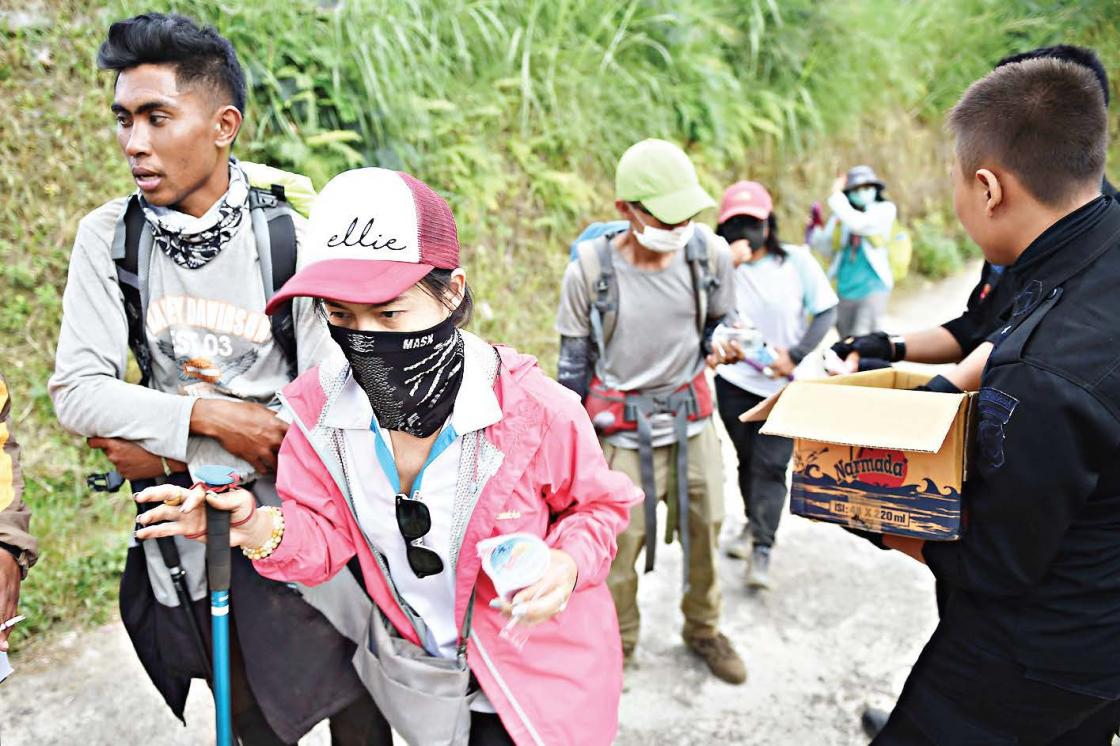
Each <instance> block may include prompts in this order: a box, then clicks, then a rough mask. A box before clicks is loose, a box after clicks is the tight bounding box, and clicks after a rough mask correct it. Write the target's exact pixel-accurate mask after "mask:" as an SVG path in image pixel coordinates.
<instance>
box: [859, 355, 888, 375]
mask: <svg viewBox="0 0 1120 746" xmlns="http://www.w3.org/2000/svg"><path fill="white" fill-rule="evenodd" d="M889 367H891V364H890V363H889V362H887V361H886V360H884V359H883V358H881V357H863V356H860V359H859V372H860V373H862V372H864V371H865V370H879V369H881V368H889Z"/></svg>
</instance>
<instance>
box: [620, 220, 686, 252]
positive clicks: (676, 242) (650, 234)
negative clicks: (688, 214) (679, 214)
mask: <svg viewBox="0 0 1120 746" xmlns="http://www.w3.org/2000/svg"><path fill="white" fill-rule="evenodd" d="M632 212H633V214H634V217H635V218H637V219H638V222H639V223H641V224H642V232H641V233H635V234H634V238H636V239H637V240H638V243H640V244H641V245H642V246H644V247H646V248H647V249H649V250H650V251H656V252H657V253H659V254H672V253H673V252H674V251H680V250H681V249H683V248H684V247H685V246H687V245H688V242H689V241H691V240H692V234H693V233H694V232H695V231H696V226H695V225H693V223H692V221H691V220H690V221H688V223H686V224H685V225H678V226H677V227H676V228H673V229H672V230H666V229H665V228H654V227H653V226H651V225H647V224H646V222H645V221H644V220H642V219H641V218H640V217H639V216H638V211H637V210H633V211H632Z"/></svg>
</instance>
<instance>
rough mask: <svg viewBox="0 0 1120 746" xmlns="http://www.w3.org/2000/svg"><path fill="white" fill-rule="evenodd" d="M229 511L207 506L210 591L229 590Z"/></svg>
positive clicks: (207, 561) (207, 568)
mask: <svg viewBox="0 0 1120 746" xmlns="http://www.w3.org/2000/svg"><path fill="white" fill-rule="evenodd" d="M229 564H230V551H229V512H228V511H225V510H219V509H218V508H215V507H212V506H211V505H207V506H206V578H207V580H208V581H209V582H210V591H211V592H214V591H228V590H229Z"/></svg>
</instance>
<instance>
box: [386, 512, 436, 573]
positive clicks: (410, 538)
mask: <svg viewBox="0 0 1120 746" xmlns="http://www.w3.org/2000/svg"><path fill="white" fill-rule="evenodd" d="M397 528H399V529H400V532H401V536H403V537H404V543H405V549H406V552H407V556H408V566H409V567H411V568H412V572H414V573H416V577H418V578H426V577H428V576H429V575H439V574H440V573H441V572H443V560H441V559H440V558H439V555H438V554H436V553H435V552H434V551H432V550H431V549H428V548H427V547H425V546H421V545H418V544H416V543H414V542H417V541H419V540H421V539H423V538H424V537H425V536H427V535H428V532H429V531H431V530H432V514H431V513H430V512H428V506H427V505H425V504H424V503H423V502H422V501H421V500H417V499H413V498H410V497H409V496H408V495H405V494H398V495H397Z"/></svg>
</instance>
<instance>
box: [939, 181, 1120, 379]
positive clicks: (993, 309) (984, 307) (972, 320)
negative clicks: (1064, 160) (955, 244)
mask: <svg viewBox="0 0 1120 746" xmlns="http://www.w3.org/2000/svg"><path fill="white" fill-rule="evenodd" d="M1101 193H1102V194H1104V195H1105V196H1106V197H1112V198H1114V199H1115V198H1116V188H1115V187H1113V186H1112V184H1110V183H1109V182H1108V179H1102V180H1101ZM1003 274H1004V268H1003V267H996V266H994V265H992V264H991V263H990V262H984V266H983V267H981V269H980V281H979V282H978V283H976V287H974V288H973V289H972V292H971V293H969V295H968V304H967V305H966V306H965V311H964V313H963V314H961V315H960V316H958V317H957V318H955V319H953V320H952V321H946V322H945V323H944V324H942V325H941V326H942V327H943V328H944V329H945V331H947V332H949V333H950V334H952V335H953V339H955V340H957V344H959V345H960V346H961V351H962V353H961V358H962V359H964V358H966V357H968V355H969V353H971V352H972V351H973V350H975V349H976V348H977V347H979V346H980V343H982V342H983V341H984V340H986V339H987V338H988V336H989V335H990V334H992V333H993V332H995V331H996V330H997V329H999V328H1000V327H1001V326H1002V325H1003V324H1004V323H1006V321H1007V320H1008V319H1009V318H1010V316H1011V310H1012V306H1013V305H1014V303H1015V292H1014V289H1013V288H1012V287H1011V283H1006V282H1001V280H1002V279H1003Z"/></svg>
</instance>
